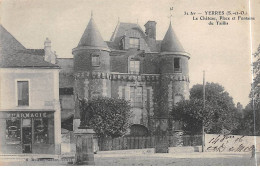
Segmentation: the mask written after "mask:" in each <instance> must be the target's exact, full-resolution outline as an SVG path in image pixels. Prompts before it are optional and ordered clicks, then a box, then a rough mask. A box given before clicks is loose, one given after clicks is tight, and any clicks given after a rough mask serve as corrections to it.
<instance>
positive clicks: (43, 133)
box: [34, 118, 48, 144]
mask: <svg viewBox="0 0 260 169" xmlns="http://www.w3.org/2000/svg"><path fill="white" fill-rule="evenodd" d="M34 142H35V143H44V144H47V143H48V119H42V118H41V119H35V120H34Z"/></svg>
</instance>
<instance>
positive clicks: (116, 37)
mask: <svg viewBox="0 0 260 169" xmlns="http://www.w3.org/2000/svg"><path fill="white" fill-rule="evenodd" d="M130 29H137V30H139V31H141V32H142V34H143V35H144V37H145V33H144V32H143V30H142V28H141V27H140V26H139V25H138V24H136V23H123V22H118V24H117V26H116V28H115V31H114V32H113V34H112V36H111V38H110V42H112V43H110V42H109V47H110V48H113V49H117V50H119V44H120V40H121V38H122V37H123V36H124V35H125V33H126V32H127V31H128V30H130Z"/></svg>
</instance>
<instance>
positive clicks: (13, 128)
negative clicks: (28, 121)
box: [5, 118, 21, 144]
mask: <svg viewBox="0 0 260 169" xmlns="http://www.w3.org/2000/svg"><path fill="white" fill-rule="evenodd" d="M5 138H6V144H20V143H21V120H20V119H18V118H12V119H8V120H6V136H5Z"/></svg>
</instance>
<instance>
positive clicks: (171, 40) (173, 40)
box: [161, 23, 185, 52]
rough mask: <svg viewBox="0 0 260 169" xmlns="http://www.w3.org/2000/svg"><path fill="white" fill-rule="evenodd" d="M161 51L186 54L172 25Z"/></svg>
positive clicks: (163, 41)
mask: <svg viewBox="0 0 260 169" xmlns="http://www.w3.org/2000/svg"><path fill="white" fill-rule="evenodd" d="M161 51H162V52H185V50H184V49H183V47H182V45H181V43H180V41H179V40H178V38H177V36H176V34H175V33H174V31H173V29H172V24H171V23H170V25H169V28H168V30H167V32H166V34H165V36H164V38H163V40H162V43H161Z"/></svg>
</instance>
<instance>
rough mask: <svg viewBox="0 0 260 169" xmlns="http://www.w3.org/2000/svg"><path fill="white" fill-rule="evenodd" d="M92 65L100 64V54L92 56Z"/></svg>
mask: <svg viewBox="0 0 260 169" xmlns="http://www.w3.org/2000/svg"><path fill="white" fill-rule="evenodd" d="M91 62H92V66H100V58H99V56H98V55H93V56H92V57H91Z"/></svg>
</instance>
